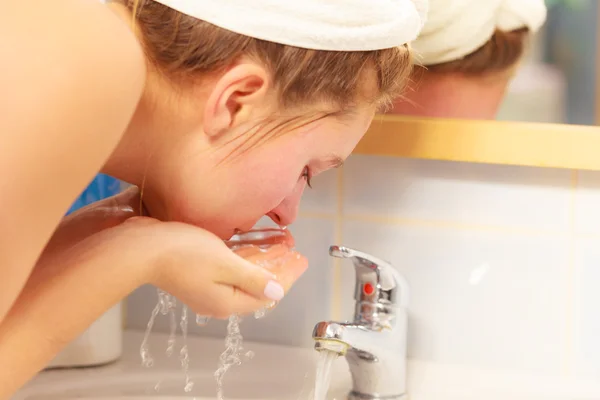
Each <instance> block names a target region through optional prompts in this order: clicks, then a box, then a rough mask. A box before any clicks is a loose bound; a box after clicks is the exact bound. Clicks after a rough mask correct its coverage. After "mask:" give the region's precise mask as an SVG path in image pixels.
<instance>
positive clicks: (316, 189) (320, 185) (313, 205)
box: [300, 170, 338, 215]
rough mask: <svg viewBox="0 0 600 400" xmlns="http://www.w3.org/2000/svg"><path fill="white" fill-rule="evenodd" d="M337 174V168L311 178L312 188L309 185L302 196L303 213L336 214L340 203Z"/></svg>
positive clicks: (301, 206)
mask: <svg viewBox="0 0 600 400" xmlns="http://www.w3.org/2000/svg"><path fill="white" fill-rule="evenodd" d="M337 174H338V171H337V170H329V171H326V172H324V173H322V174H319V175H317V176H316V177H314V178H313V179H312V180H311V185H312V189H311V188H309V187H307V188H306V190H305V191H304V195H303V196H302V202H301V203H300V212H301V213H302V212H305V213H326V214H333V215H335V213H336V210H337V203H338V189H337V186H338V185H337V182H338V175H337Z"/></svg>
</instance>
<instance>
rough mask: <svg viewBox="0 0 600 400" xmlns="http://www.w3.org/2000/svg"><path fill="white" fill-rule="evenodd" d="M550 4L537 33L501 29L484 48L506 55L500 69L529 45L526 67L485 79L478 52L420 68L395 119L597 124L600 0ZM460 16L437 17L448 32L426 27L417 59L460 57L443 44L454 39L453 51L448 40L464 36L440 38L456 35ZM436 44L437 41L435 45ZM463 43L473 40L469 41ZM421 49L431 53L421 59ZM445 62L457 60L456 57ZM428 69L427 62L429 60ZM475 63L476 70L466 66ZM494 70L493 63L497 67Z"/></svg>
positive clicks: (395, 111) (548, 1) (563, 0)
mask: <svg viewBox="0 0 600 400" xmlns="http://www.w3.org/2000/svg"><path fill="white" fill-rule="evenodd" d="M445 1H447V0H437V1H436V0H432V1H431V6H432V9H433V7H438V8H439V7H442V6H444V4H443V3H445ZM545 2H546V6H547V10H548V12H547V18H546V21H545V23H544V25H543V26H542V28H540V29H539V30H538V31H537V32H536V33H535V34H530V33H529V32H528V31H527V29H521V30H517V31H510V32H509V33H510V34H511V35H512V36H506V35H505V36H502V37H498V36H496V35H498V30H497V31H496V34H494V36H493V37H492V38H491V39H490V41H488V42H487V44H486V45H484V47H485V46H487V47H485V49H484V52H487V55H488V56H489V53H490V51H492V52H496V53H501V52H502V51H504V52H505V53H504V54H502V55H501V56H498V57H497V58H496V59H495V62H496V63H500V62H501V60H504V61H506V59H507V58H510V57H511V55H510V54H509V53H510V52H514V51H518V46H517V45H516V44H515V43H517V44H518V43H521V44H522V45H524V46H525V47H524V53H523V55H522V56H517V57H516V58H517V59H518V60H519V61H518V64H514V63H513V64H512V67H509V68H508V70H504V72H503V74H500V73H493V74H492V73H489V74H487V75H486V76H485V77H482V76H480V75H477V71H476V64H478V63H479V64H480V65H481V62H482V58H481V57H482V53H481V52H479V55H477V54H476V53H477V52H478V50H476V51H475V52H474V53H470V54H468V55H465V56H464V57H460V60H454V61H444V62H441V63H438V64H432V65H431V66H425V67H417V68H416V70H415V71H414V72H413V76H412V79H411V83H410V85H409V87H408V88H407V91H406V96H405V98H404V99H399V100H397V101H396V102H395V104H394V108H393V110H391V111H390V113H391V114H396V115H404V116H415V117H436V118H458V119H471V120H472V119H479V120H481V119H488V120H489V119H496V120H501V121H521V122H537V123H552V124H575V125H597V123H598V122H599V119H600V116H599V115H598V111H597V109H598V106H597V102H598V99H597V97H598V92H599V88H600V87H599V86H597V85H598V79H597V77H598V73H599V71H600V65H598V60H599V59H600V58H599V56H600V54H599V50H598V49H599V43H598V36H599V35H598V28H597V26H598V21H599V19H600V18H599V15H600V6H599V4H598V1H596V0H545ZM525 3H527V2H525ZM446 5H447V3H446ZM513 7H517V5H514V6H513ZM445 12H446V11H445ZM430 15H431V14H430ZM458 18H459V17H456V18H454V17H453V19H451V20H448V21H446V22H440V21H441V19H443V18H441V19H440V18H437V20H436V17H434V18H433V20H434V21H436V22H437V23H438V24H439V25H440V27H437V31H436V30H435V29H433V27H432V28H431V30H430V31H429V33H428V31H427V29H428V28H427V25H426V27H425V29H424V31H423V34H422V36H423V38H419V39H417V41H416V42H415V45H414V46H413V47H414V49H415V50H416V51H417V57H420V58H422V59H424V60H425V59H429V58H430V59H431V60H432V63H434V61H433V60H436V59H438V60H442V59H443V58H444V56H440V54H441V50H445V51H446V53H448V52H452V51H453V50H452V49H450V50H448V49H449V48H444V49H441V48H440V45H439V43H440V37H442V38H443V39H442V41H444V40H446V43H445V44H444V46H449V44H448V42H452V39H451V38H452V37H454V36H452V35H454V34H455V33H456V32H454V31H453V32H452V33H450V34H447V35H444V36H440V33H439V32H441V30H443V29H446V30H448V29H450V28H449V27H448V26H449V25H450V24H452V23H454V22H455V21H456V20H457V19H458ZM460 18H462V17H460ZM462 19H463V20H464V23H465V24H469V23H470V20H469V19H468V18H462ZM428 23H429V22H428ZM432 24H433V22H432ZM469 26H471V25H469ZM471 28H472V26H471ZM496 29H498V28H496ZM473 31H474V30H473ZM523 31H524V32H523ZM428 35H429V36H428ZM433 35H438V36H436V37H435V40H436V41H437V42H436V43H435V44H432V43H433V42H432V40H433V39H434V38H433V37H432V36H433ZM456 37H458V36H456ZM428 38H429V39H431V40H430V41H429V42H427V40H428ZM419 40H421V41H422V43H421V42H419ZM462 40H468V39H464V36H463V39H462ZM494 40H496V43H495V44H494V43H493V42H494ZM456 42H458V40H457V41H456ZM456 46H458V45H456ZM515 46H516V47H515ZM432 47H435V48H436V50H438V53H437V56H438V57H437V58H436V57H435V56H432V57H430V56H431V55H432V54H435V53H432V52H429V53H428V52H427V51H428V50H431V48H432ZM478 49H479V50H482V49H483V48H482V47H478ZM507 49H509V50H507ZM515 49H517V50H515ZM418 50H424V51H421V52H420V54H419V52H418ZM428 57H429V58H428ZM445 57H446V59H449V57H448V55H446V56H445ZM477 57H479V58H477ZM418 60H419V59H417V62H418ZM499 60H500V61H499ZM459 61H460V63H459ZM423 63H424V64H426V62H425V61H423ZM457 63H458V64H457ZM468 63H470V65H468V66H467V67H465V65H467V64H468ZM487 65H488V66H489V65H490V62H489V61H488V64H487ZM449 66H450V67H449ZM457 68H462V69H464V68H471V69H473V71H475V72H473V71H469V72H468V73H466V72H465V73H458V72H457ZM463 72H464V71H463ZM469 74H471V75H469ZM473 74H475V75H476V76H474V75H473ZM503 92H504V93H503ZM435 99H437V100H435Z"/></svg>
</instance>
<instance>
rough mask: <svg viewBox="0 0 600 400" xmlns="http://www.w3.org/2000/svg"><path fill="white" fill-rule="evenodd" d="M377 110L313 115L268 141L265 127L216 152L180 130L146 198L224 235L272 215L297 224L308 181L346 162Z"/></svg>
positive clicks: (160, 213) (154, 170) (157, 160)
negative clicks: (209, 151) (265, 136)
mask: <svg viewBox="0 0 600 400" xmlns="http://www.w3.org/2000/svg"><path fill="white" fill-rule="evenodd" d="M374 113H375V110H374V107H370V106H365V107H362V108H356V109H355V110H354V111H353V112H352V113H349V114H345V115H342V116H339V115H337V116H336V115H330V116H326V117H322V118H317V117H315V118H305V119H304V120H302V121H299V122H298V123H297V124H295V126H291V127H288V128H286V129H284V130H282V131H281V132H279V134H278V135H276V137H272V138H265V139H264V141H261V143H258V141H259V138H261V137H264V132H258V133H255V134H254V136H251V137H242V138H241V139H240V140H239V141H233V142H232V143H229V144H227V145H225V146H223V148H222V149H219V150H214V151H213V152H212V153H210V154H209V153H207V152H206V151H205V148H206V141H205V140H204V139H203V138H204V137H205V136H204V135H202V134H194V133H193V132H191V133H190V134H187V135H180V136H177V137H176V138H173V139H172V140H171V141H170V142H169V146H162V147H161V150H160V151H158V152H156V153H155V154H154V155H153V156H152V161H151V168H149V170H148V172H147V178H146V182H145V187H144V203H145V204H146V206H147V208H148V210H149V212H150V214H151V215H153V216H155V217H158V218H160V219H164V220H174V221H180V222H186V223H191V224H194V225H197V226H200V227H203V228H204V229H207V230H209V231H211V232H213V233H215V234H217V235H218V236H220V237H221V238H223V239H227V238H229V237H231V235H232V234H233V233H234V232H235V231H236V230H242V231H245V230H248V229H250V228H252V227H253V226H254V225H255V224H256V222H257V221H258V220H259V219H260V218H262V217H263V216H264V215H268V216H269V217H270V218H271V219H273V221H274V222H276V223H277V224H280V225H289V224H291V223H292V222H294V220H295V219H296V216H297V214H298V207H299V202H300V198H301V196H302V193H303V192H304V190H305V188H306V186H307V184H308V181H309V180H310V179H315V178H316V177H317V176H318V175H319V174H321V173H322V172H324V171H326V170H328V169H331V168H335V167H338V166H340V165H341V163H342V162H343V160H345V159H346V158H347V157H348V156H349V155H350V153H351V152H352V150H353V149H354V147H355V146H356V145H357V144H358V142H359V140H360V139H361V138H362V136H363V135H364V133H365V132H366V130H367V128H368V126H369V125H370V123H371V121H372V119H373V116H374ZM240 146H241V147H243V148H244V150H240V149H239V147H240Z"/></svg>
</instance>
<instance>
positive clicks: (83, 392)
mask: <svg viewBox="0 0 600 400" xmlns="http://www.w3.org/2000/svg"><path fill="white" fill-rule="evenodd" d="M142 336H143V335H142V333H141V332H126V333H125V336H124V349H125V354H124V355H123V357H122V358H121V360H119V361H118V362H116V363H114V364H111V365H106V366H101V367H95V368H80V369H57V370H49V371H44V372H42V373H40V374H39V375H38V376H37V377H36V378H35V379H34V380H32V381H31V382H30V383H29V384H28V385H27V386H26V387H25V388H23V389H22V390H21V391H20V392H19V393H17V394H16V396H15V397H13V400H59V399H60V400H69V399H81V400H119V399H121V400H142V399H146V400H167V399H182V400H183V399H194V400H215V399H216V393H217V384H216V381H215V378H214V372H215V370H216V369H217V366H218V360H219V355H220V353H221V352H222V351H223V350H224V343H223V339H211V338H205V337H189V338H188V348H189V357H190V371H189V375H190V377H191V379H192V381H193V382H194V387H193V389H192V391H191V392H188V393H186V392H185V391H184V386H185V375H184V373H183V371H182V370H181V365H180V361H179V359H178V355H179V353H178V347H177V346H178V345H180V344H181V343H178V344H177V345H176V348H175V351H174V354H173V356H172V357H170V358H168V357H167V356H166V355H165V351H164V350H165V347H166V342H167V335H164V334H158V333H156V334H154V333H153V334H152V335H151V337H150V343H149V347H150V351H151V353H152V355H153V357H154V360H155V362H154V367H152V368H144V367H142V366H141V361H140V356H139V347H140V343H141V342H142ZM244 348H245V351H248V350H251V351H252V352H254V357H253V358H252V359H249V360H246V361H244V362H243V363H242V365H239V366H233V367H231V369H230V370H229V371H228V372H227V373H226V374H225V376H224V379H223V390H224V394H225V398H226V399H227V400H271V399H273V400H288V399H289V400H304V399H308V398H309V394H310V392H311V391H312V389H313V387H314V374H315V370H316V368H315V365H316V362H317V357H318V354H317V352H315V351H314V350H312V348H294V347H285V346H274V345H265V344H258V343H245V344H244ZM337 361H338V362H336V363H334V364H335V365H334V373H333V376H334V377H335V378H334V382H332V392H335V393H338V392H339V393H340V394H342V396H339V395H337V394H336V395H335V396H334V397H332V398H336V399H342V398H345V395H346V394H347V393H348V388H349V387H350V376H349V375H350V374H349V372H348V366H347V364H346V362H345V360H344V359H343V358H340V359H339V360H337ZM159 382H160V383H159ZM157 384H158V390H156V388H157Z"/></svg>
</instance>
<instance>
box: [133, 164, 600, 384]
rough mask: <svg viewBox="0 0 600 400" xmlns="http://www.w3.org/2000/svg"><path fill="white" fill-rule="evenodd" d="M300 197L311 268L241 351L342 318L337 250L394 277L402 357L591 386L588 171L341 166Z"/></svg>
mask: <svg viewBox="0 0 600 400" xmlns="http://www.w3.org/2000/svg"><path fill="white" fill-rule="evenodd" d="M314 186H315V189H313V190H309V191H308V192H307V193H306V195H305V196H306V198H305V199H304V203H303V206H302V212H301V217H300V218H299V221H298V222H297V223H296V224H295V225H294V226H292V228H291V229H292V231H293V232H294V234H295V236H296V239H297V242H298V248H299V250H301V251H302V252H304V253H305V254H306V255H307V256H308V257H309V260H310V262H311V267H310V269H309V271H308V272H307V274H306V275H305V276H304V277H303V278H302V279H301V281H300V282H298V284H297V286H296V287H295V288H294V289H293V291H292V292H291V293H290V294H289V295H288V297H287V298H286V299H285V301H284V302H282V304H280V305H279V307H278V308H277V309H276V310H275V311H274V312H273V313H272V314H271V315H269V316H268V317H267V318H266V319H264V320H258V321H255V320H250V319H248V320H247V321H245V322H244V325H243V327H242V328H243V333H244V334H245V337H246V338H247V339H254V340H261V341H269V342H276V343H283V344H293V345H299V346H310V345H311V344H312V343H311V339H310V335H311V331H312V327H313V326H314V324H315V323H316V322H318V321H320V320H322V319H328V318H343V319H347V318H351V316H352V309H353V298H352V292H353V286H354V270H353V268H352V266H351V264H350V263H349V262H345V261H344V262H338V261H336V260H333V259H331V258H330V257H329V256H328V255H327V249H328V247H329V245H330V244H334V243H338V244H343V245H346V246H350V247H354V248H357V249H360V250H362V251H365V252H370V253H372V254H374V255H376V256H377V257H379V258H383V259H386V260H388V261H390V262H391V263H392V264H393V265H395V266H396V267H397V268H398V269H399V270H400V271H401V272H402V273H404V274H405V275H406V277H407V279H408V280H409V282H410V284H411V291H412V293H411V306H410V317H409V324H410V328H409V335H410V337H409V356H410V357H413V358H418V359H423V360H430V361H436V362H442V363H455V364H469V365H473V366H483V367H488V368H502V369H511V370H521V371H527V372H534V373H549V374H573V375H580V376H587V377H594V376H596V377H600V339H599V338H600V290H598V288H599V287H600V174H599V173H589V172H577V171H568V170H554V169H542V168H523V167H508V166H491V165H478V164H463V163H452V162H437V161H423V160H407V159H397V158H382V157H367V156H356V155H355V156H352V157H351V158H350V160H348V161H347V163H346V166H345V167H344V168H343V170H338V171H332V172H330V173H327V174H324V175H323V176H319V177H317V178H316V179H315V185H314ZM154 303H155V294H154V289H152V288H143V289H140V290H139V291H138V292H136V293H135V294H133V295H132V296H131V297H130V299H129V303H128V305H129V307H128V324H129V326H130V327H134V328H143V327H144V326H145V324H146V321H147V319H148V316H149V314H150V311H151V308H152V307H153V305H154ZM166 328H167V324H166V318H165V320H161V321H159V323H158V329H161V330H165V329H166ZM195 329H196V330H195V332H198V333H202V334H208V335H222V334H223V332H224V324H223V323H213V324H211V325H209V326H208V327H205V328H195Z"/></svg>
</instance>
